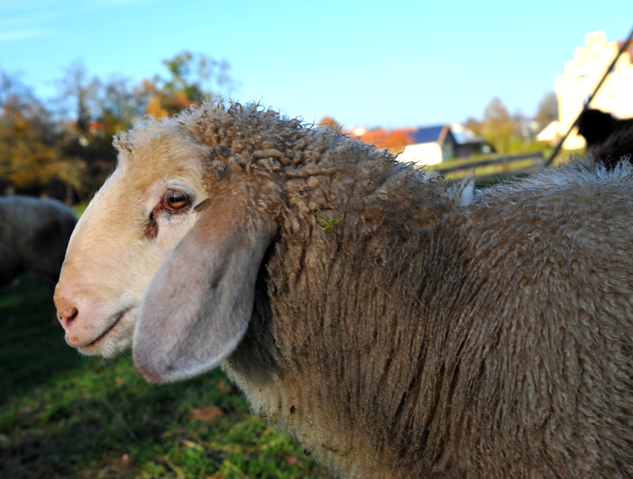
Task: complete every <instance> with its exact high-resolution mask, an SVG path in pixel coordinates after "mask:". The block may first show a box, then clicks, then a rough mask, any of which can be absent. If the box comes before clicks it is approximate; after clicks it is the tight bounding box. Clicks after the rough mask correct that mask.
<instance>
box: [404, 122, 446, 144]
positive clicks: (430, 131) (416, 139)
mask: <svg viewBox="0 0 633 479" xmlns="http://www.w3.org/2000/svg"><path fill="white" fill-rule="evenodd" d="M445 126H446V125H434V126H427V127H424V128H418V129H417V130H415V131H414V132H412V133H411V137H412V138H413V144H417V143H439V142H442V141H443V140H444V138H443V136H445V135H446V134H444V135H442V133H443V131H444V127H445Z"/></svg>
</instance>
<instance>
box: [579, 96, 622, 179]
mask: <svg viewBox="0 0 633 479" xmlns="http://www.w3.org/2000/svg"><path fill="white" fill-rule="evenodd" d="M577 124H578V134H579V135H581V136H583V137H584V138H585V140H586V142H587V148H588V149H593V150H596V149H599V148H600V147H601V145H603V144H604V143H605V142H606V141H607V139H608V138H610V137H611V136H612V135H614V134H615V133H617V132H619V131H623V130H625V131H626V130H628V131H629V132H631V131H633V118H630V119H627V120H618V119H617V118H615V117H614V116H613V115H611V114H610V113H605V112H603V111H601V110H595V109H591V108H588V109H587V110H585V111H583V112H582V114H581V115H580V117H579V118H578V122H577ZM626 136H628V137H629V140H628V147H630V146H631V141H632V140H630V138H631V134H630V133H628V134H626ZM621 146H627V145H624V144H622V145H621ZM612 149H613V145H611V146H610V151H611V150H612ZM611 152H612V151H611ZM630 153H631V150H630V149H626V150H622V151H619V152H618V154H617V155H613V158H617V160H619V158H620V157H621V156H623V155H625V154H630ZM615 163H617V161H615V162H613V161H606V165H607V166H609V167H611V166H613V165H614V164H615Z"/></svg>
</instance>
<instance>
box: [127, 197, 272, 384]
mask: <svg viewBox="0 0 633 479" xmlns="http://www.w3.org/2000/svg"><path fill="white" fill-rule="evenodd" d="M202 215H203V216H202V217H201V218H200V219H199V220H198V222H197V223H196V224H195V226H194V227H193V228H192V229H191V230H190V231H189V232H188V233H187V234H186V235H185V237H184V238H183V239H182V240H181V242H180V243H179V244H178V246H177V247H176V249H174V251H173V252H172V253H171V254H170V255H169V256H168V257H167V260H166V261H165V263H163V265H162V266H161V267H160V268H159V270H158V272H157V273H156V275H155V276H154V278H153V279H152V281H151V283H150V285H149V288H148V290H147V292H146V293H145V296H144V297H143V300H142V302H141V307H140V310H139V313H138V319H137V322H136V326H135V329H134V341H133V344H134V346H133V356H134V364H135V365H136V367H137V368H138V370H139V371H140V372H141V374H142V375H143V377H144V378H145V379H146V380H147V381H149V382H151V383H157V384H163V383H171V382H174V381H179V380H182V379H187V378H190V377H193V376H196V375H198V374H201V373H203V372H205V371H208V370H210V369H213V368H215V367H216V366H218V365H219V364H220V363H221V362H222V361H223V360H224V359H226V358H227V357H228V356H229V355H230V354H231V353H232V352H233V351H234V350H235V348H236V347H237V345H238V344H239V342H240V340H241V339H242V337H243V336H244V333H245V332H246V329H247V327H248V322H249V320H250V318H251V314H252V310H253V301H254V295H255V279H256V277H257V272H258V270H259V266H260V264H261V261H262V258H263V256H264V253H265V251H266V248H267V247H268V244H269V243H270V238H271V236H272V234H270V231H272V228H270V227H268V228H266V227H265V226H266V225H264V224H263V223H262V224H260V225H259V226H254V224H253V222H254V220H253V218H254V215H248V213H247V212H246V211H244V209H243V208H242V207H241V204H240V202H238V201H236V200H235V199H233V200H228V201H227V202H225V203H223V204H215V205H213V204H212V205H209V207H208V208H206V211H204V213H202ZM258 219H261V217H260V218H258Z"/></svg>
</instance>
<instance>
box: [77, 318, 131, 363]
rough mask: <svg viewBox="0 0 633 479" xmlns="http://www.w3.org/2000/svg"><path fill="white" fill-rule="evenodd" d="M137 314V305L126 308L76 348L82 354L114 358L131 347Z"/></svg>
mask: <svg viewBox="0 0 633 479" xmlns="http://www.w3.org/2000/svg"><path fill="white" fill-rule="evenodd" d="M137 314H138V307H135V308H133V309H128V310H126V311H125V312H123V313H122V314H121V316H120V317H119V319H117V320H116V321H115V322H114V323H113V324H112V325H111V326H109V327H108V328H107V329H106V330H105V331H104V332H103V333H102V334H101V335H100V336H98V337H97V338H95V339H94V340H93V341H91V342H90V343H89V344H87V345H86V346H80V347H78V348H77V350H78V351H79V352H80V353H81V354H82V355H84V356H100V357H102V358H114V357H116V356H118V355H119V354H121V353H124V352H125V351H127V350H129V349H131V347H132V336H133V333H134V323H135V322H136V316H137Z"/></svg>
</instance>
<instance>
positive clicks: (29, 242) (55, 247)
mask: <svg viewBox="0 0 633 479" xmlns="http://www.w3.org/2000/svg"><path fill="white" fill-rule="evenodd" d="M76 223H77V216H76V215H75V213H74V212H73V210H71V209H70V208H68V207H67V206H66V205H64V204H63V203H61V202H60V201H57V200H53V199H46V200H40V199H37V198H31V197H28V196H9V197H4V198H0V286H5V285H7V284H8V283H10V282H11V281H12V280H14V279H15V278H17V277H18V276H20V275H21V274H23V273H26V272H31V273H33V274H34V276H35V277H36V279H38V280H39V281H42V282H43V283H45V284H46V285H47V286H49V287H50V288H51V289H53V288H54V286H55V283H56V282H57V280H58V278H59V272H60V270H61V267H62V263H63V262H64V255H65V254H66V247H67V246H68V240H69V239H70V235H71V234H72V232H73V229H74V228H75V224H76Z"/></svg>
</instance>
